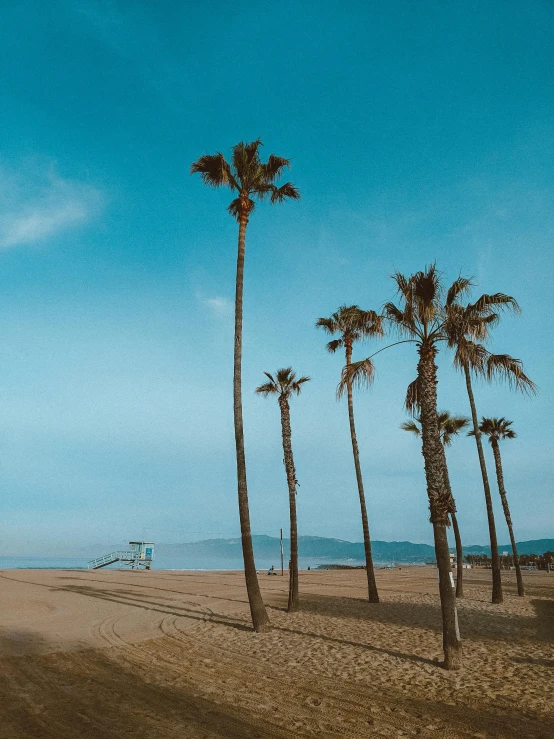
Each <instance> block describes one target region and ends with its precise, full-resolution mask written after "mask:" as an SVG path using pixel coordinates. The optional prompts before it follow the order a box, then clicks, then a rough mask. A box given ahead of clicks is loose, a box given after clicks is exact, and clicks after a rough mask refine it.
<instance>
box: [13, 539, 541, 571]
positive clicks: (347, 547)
mask: <svg viewBox="0 0 554 739" xmlns="http://www.w3.org/2000/svg"><path fill="white" fill-rule="evenodd" d="M252 541H253V544H254V554H255V556H256V560H259V562H260V563H261V562H270V563H271V562H273V563H275V565H277V564H278V563H279V561H280V548H279V539H278V538H276V537H273V536H264V535H260V536H253V537H252ZM517 547H518V551H519V553H520V554H543V553H544V552H547V551H554V539H533V540H531V541H520V542H518V544H517ZM122 548H125V543H124V542H118V543H111V544H89V545H87V546H83V547H64V548H53V547H48V549H45V550H43V549H39V550H38V551H37V549H34V550H33V551H25V552H16V554H18V555H21V556H29V555H30V554H32V555H38V556H50V557H76V558H83V559H92V558H93V557H98V556H99V555H101V554H105V553H107V552H111V551H114V550H116V549H122ZM283 548H284V551H285V563H287V562H288V559H289V540H288V539H283ZM298 548H299V555H300V557H302V558H304V559H305V560H312V563H313V560H317V561H318V563H319V562H320V563H321V564H325V563H328V564H333V563H335V562H341V561H343V562H344V560H357V561H364V560H365V555H364V545H363V543H362V542H351V541H344V540H343V539H329V538H325V537H322V536H300V537H299V540H298ZM371 548H372V552H373V559H374V560H375V562H376V563H381V564H385V563H388V562H406V563H410V562H411V563H416V562H433V561H434V559H435V549H434V547H432V546H430V545H429V544H414V543H412V542H411V541H379V540H374V541H372V542H371ZM451 551H454V550H453V549H452V550H451ZM490 551H491V550H490V547H489V546H488V545H480V544H473V545H471V546H466V547H464V554H479V553H484V554H488V555H489V556H490ZM499 551H500V552H501V553H502V552H511V545H510V544H501V545H500V546H499ZM0 554H4V555H5V556H8V555H12V554H13V552H12V551H6V552H2V551H0ZM155 555H156V560H157V561H158V562H159V564H160V566H162V562H165V563H166V564H165V565H164V566H167V567H180V566H183V567H185V566H192V567H204V566H209V565H210V563H211V565H212V566H214V567H223V566H224V564H225V562H226V561H228V562H229V566H231V563H232V564H233V566H234V567H241V566H242V565H241V561H242V548H241V540H240V537H237V538H234V539H206V540H204V541H195V542H188V543H186V544H163V543H157V544H156V550H155ZM204 562H205V563H206V565H204V564H202V563H204Z"/></svg>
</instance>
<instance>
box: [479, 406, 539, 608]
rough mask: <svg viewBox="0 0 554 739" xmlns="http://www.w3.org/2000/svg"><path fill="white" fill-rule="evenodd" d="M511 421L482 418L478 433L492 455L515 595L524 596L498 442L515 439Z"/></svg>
mask: <svg viewBox="0 0 554 739" xmlns="http://www.w3.org/2000/svg"><path fill="white" fill-rule="evenodd" d="M511 425H512V421H507V420H506V419H505V418H482V419H481V423H480V424H479V431H480V432H481V433H482V434H484V435H485V436H488V437H489V442H490V445H491V446H492V451H493V454H494V462H495V465H496V479H497V480H498V491H499V493H500V499H501V500H502V508H503V509H504V516H505V517H506V523H507V524H508V531H509V533H510V541H511V542H512V552H513V554H514V567H515V568H516V578H517V594H518V595H525V588H524V587H523V578H522V576H521V568H520V566H519V557H518V553H517V548H516V540H515V536H514V529H513V526H512V517H511V516H510V508H509V506H508V498H507V497H506V488H505V487H504V473H503V471H502V458H501V456H500V446H499V444H498V442H499V441H503V440H504V439H515V438H516V436H517V434H516V432H515V431H514V430H513V429H512V428H511ZM468 435H469V436H474V435H475V432H474V431H470V432H469V434H468Z"/></svg>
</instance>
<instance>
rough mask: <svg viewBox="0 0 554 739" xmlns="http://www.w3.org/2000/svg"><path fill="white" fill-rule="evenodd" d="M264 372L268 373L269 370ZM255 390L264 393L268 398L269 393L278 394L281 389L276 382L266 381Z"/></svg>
mask: <svg viewBox="0 0 554 739" xmlns="http://www.w3.org/2000/svg"><path fill="white" fill-rule="evenodd" d="M264 374H267V372H265V373H264ZM254 392H256V393H259V394H260V395H263V396H264V398H267V396H268V395H276V394H277V393H278V392H279V390H278V388H277V385H276V384H275V383H274V382H266V383H264V384H263V385H260V386H259V387H257V388H256V390H255V391H254Z"/></svg>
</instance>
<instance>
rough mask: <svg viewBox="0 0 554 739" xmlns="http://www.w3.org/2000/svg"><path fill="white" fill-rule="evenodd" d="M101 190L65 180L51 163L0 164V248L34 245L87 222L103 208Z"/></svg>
mask: <svg viewBox="0 0 554 739" xmlns="http://www.w3.org/2000/svg"><path fill="white" fill-rule="evenodd" d="M102 203H103V197H102V193H101V192H100V191H99V190H98V189H97V188H95V187H92V186H91V185H88V184H86V183H83V182H78V181H75V180H70V179H64V178H63V177H61V176H60V175H59V174H58V173H57V171H56V170H55V167H54V166H53V165H52V164H49V165H48V166H46V167H45V166H37V165H35V164H32V165H29V164H26V165H25V166H23V167H22V168H21V170H20V171H18V172H17V173H14V172H11V171H9V170H7V169H5V168H2V167H0V247H1V248H10V247H15V246H21V245H26V244H33V243H36V242H38V241H42V240H44V239H48V238H49V237H51V236H54V235H56V234H58V233H60V232H62V231H65V230H67V229H69V228H72V227H75V226H78V225H79V224H82V223H85V222H87V221H88V220H90V219H91V218H92V217H94V216H95V215H96V214H97V213H98V212H99V211H100V209H101V208H102Z"/></svg>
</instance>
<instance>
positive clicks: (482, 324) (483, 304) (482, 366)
mask: <svg viewBox="0 0 554 739" xmlns="http://www.w3.org/2000/svg"><path fill="white" fill-rule="evenodd" d="M453 287H454V289H453V290H452V289H451V290H450V291H449V293H448V296H447V300H446V306H445V308H446V321H445V333H446V336H447V341H448V345H449V346H450V347H453V348H454V349H455V355H454V365H455V366H456V367H457V368H458V369H461V370H462V371H463V373H464V377H465V383H466V390H467V394H468V398H469V405H470V408H471V418H472V422H473V432H474V436H475V442H476V446H477V454H478V457H479V466H480V468H481V477H482V480H483V491H484V494H485V505H486V510H487V521H488V526H489V538H490V545H491V566H492V567H491V569H492V602H493V603H502V600H503V595H502V579H501V574H500V556H499V553H498V539H497V535H496V525H495V521H494V511H493V507H492V496H491V491H490V484H489V478H488V473H487V466H486V463H485V454H484V452H483V444H482V442H481V432H480V431H479V422H478V420H477V408H476V406H475V397H474V394H473V387H472V375H473V376H475V377H482V378H485V379H487V380H488V381H489V382H490V381H492V380H493V379H497V378H499V379H504V380H507V381H508V383H509V384H510V385H511V386H512V387H514V388H515V389H516V390H520V391H522V392H526V393H534V392H535V391H536V386H535V384H534V383H533V382H532V381H531V380H530V379H529V378H528V377H527V376H526V374H525V372H524V371H523V364H522V362H521V361H520V360H519V359H514V358H513V357H511V356H509V355H508V354H492V353H491V352H489V351H488V350H487V349H486V348H485V347H484V346H483V343H482V342H483V341H486V340H487V339H488V338H489V337H490V330H491V328H492V327H494V326H495V325H496V324H497V323H498V321H499V319H500V312H502V311H504V310H511V311H513V312H514V313H520V312H521V311H520V308H519V305H518V304H517V301H516V300H515V299H514V298H513V297H511V296H510V295H505V294H504V293H495V294H493V295H488V294H484V295H481V297H480V298H479V299H478V300H476V301H475V303H468V304H466V305H462V304H461V303H460V298H461V297H462V296H463V295H464V294H465V293H467V292H468V290H469V289H470V287H471V281H470V280H466V279H464V278H460V279H459V280H457V282H456V283H455V284H454V286H453Z"/></svg>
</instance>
